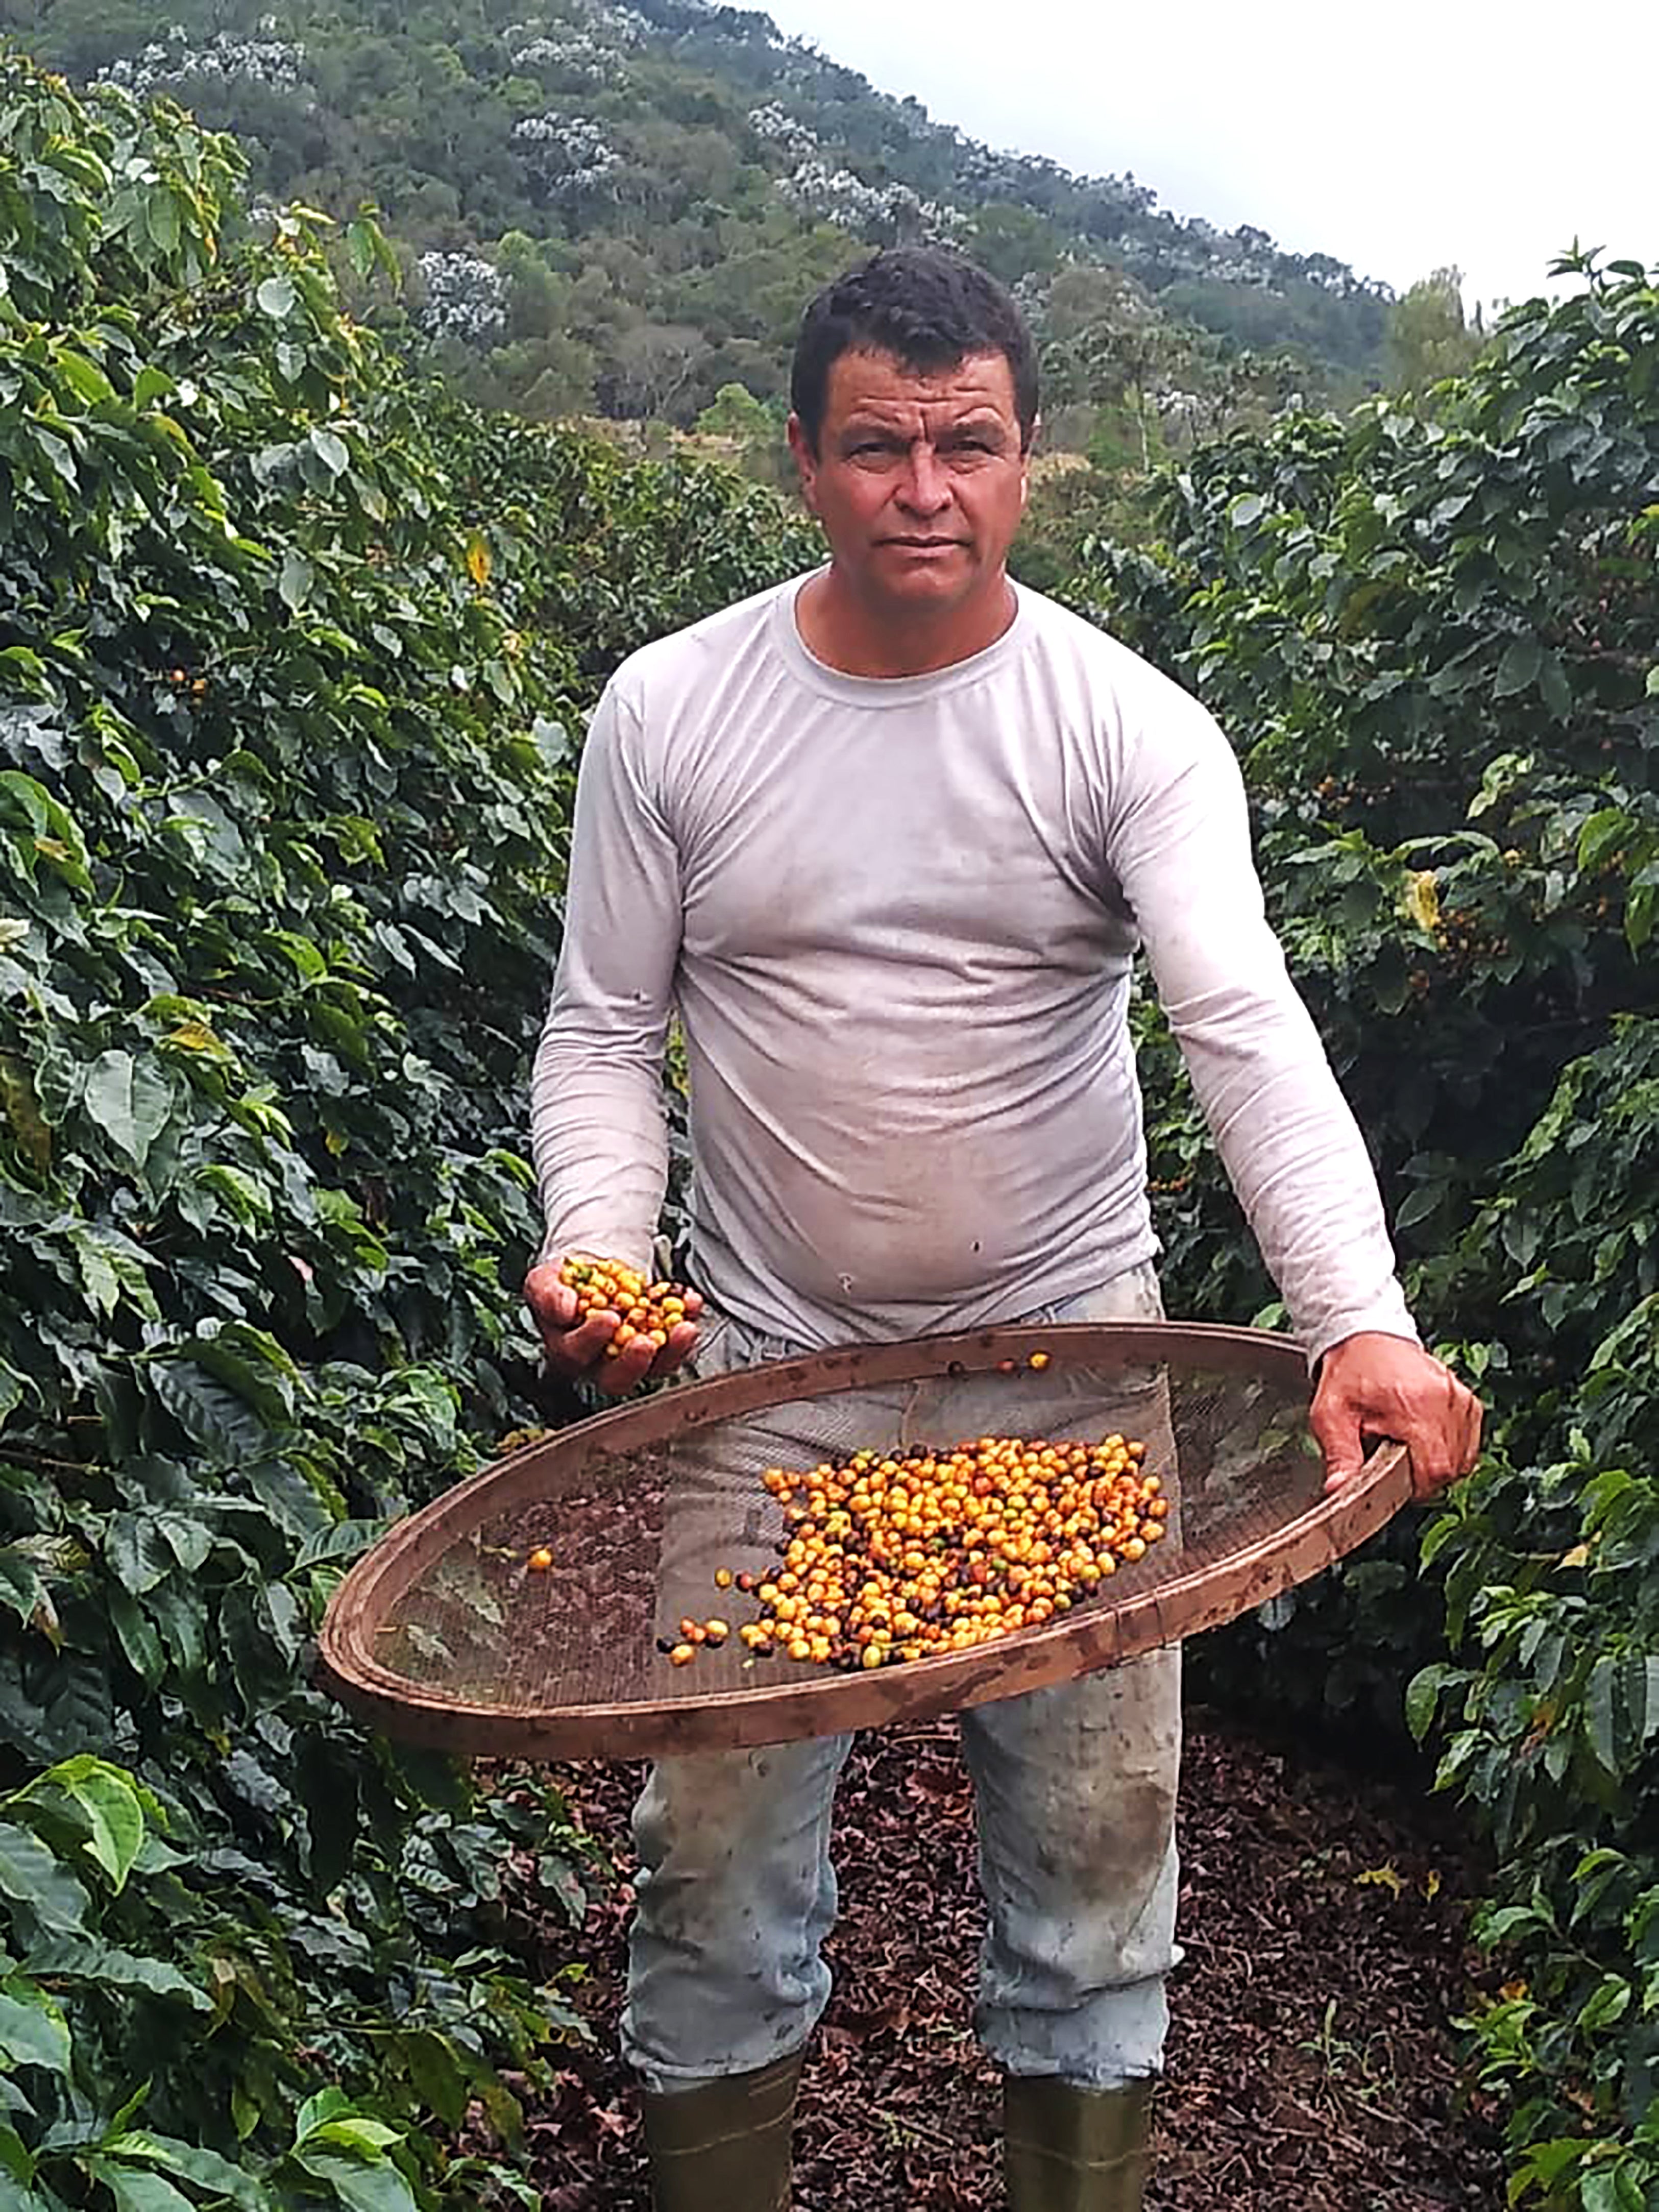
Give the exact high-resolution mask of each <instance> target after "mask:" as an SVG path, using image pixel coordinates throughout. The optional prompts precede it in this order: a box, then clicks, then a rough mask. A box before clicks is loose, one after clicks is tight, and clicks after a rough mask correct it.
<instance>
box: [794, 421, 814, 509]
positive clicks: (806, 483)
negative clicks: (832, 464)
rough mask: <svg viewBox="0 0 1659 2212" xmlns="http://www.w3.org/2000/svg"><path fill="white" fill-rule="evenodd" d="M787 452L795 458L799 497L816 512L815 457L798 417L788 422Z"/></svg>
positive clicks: (803, 426) (804, 428)
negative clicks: (814, 494)
mask: <svg viewBox="0 0 1659 2212" xmlns="http://www.w3.org/2000/svg"><path fill="white" fill-rule="evenodd" d="M788 437H789V450H790V452H791V453H793V455H794V457H795V467H796V470H797V471H798V472H799V477H800V495H801V497H802V498H803V499H804V500H805V501H806V504H807V506H808V507H811V510H812V513H814V514H816V513H817V511H818V506H817V500H816V499H815V498H814V496H813V484H814V483H815V481H816V479H817V472H818V462H817V454H816V453H814V452H813V451H812V446H811V440H810V439H809V438H808V437H807V435H806V427H805V424H804V423H803V422H802V421H801V419H800V416H799V415H793V414H792V415H791V416H790V417H789V422H788Z"/></svg>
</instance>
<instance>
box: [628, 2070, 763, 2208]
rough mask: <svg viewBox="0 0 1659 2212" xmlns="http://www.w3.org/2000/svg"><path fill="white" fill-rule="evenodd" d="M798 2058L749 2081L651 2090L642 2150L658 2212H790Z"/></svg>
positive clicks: (734, 2078)
mask: <svg viewBox="0 0 1659 2212" xmlns="http://www.w3.org/2000/svg"><path fill="white" fill-rule="evenodd" d="M800 2069H801V2054H800V2053H799V2051H797V2052H795V2053H794V2055H793V2057H788V2058H779V2059H776V2060H775V2061H774V2063H772V2064H771V2065H770V2066H763V2067H760V2068H759V2069H757V2070H756V2071H755V2072H754V2073H752V2074H732V2075H726V2077H725V2078H724V2079H722V2080H719V2081H700V2082H698V2083H697V2085H696V2087H695V2088H690V2089H677V2090H675V2091H674V2092H673V2093H671V2095H665V2096H664V2095H657V2094H654V2093H651V2092H649V2091H647V2093H646V2096H645V2098H644V2100H643V2102H644V2108H645V2147H646V2149H647V2152H648V2154H649V2155H650V2160H651V2201H652V2203H653V2205H654V2206H655V2208H656V2212H789V2174H790V2161H789V2136H790V2129H791V2126H792V2124H793V2120H794V2117H795V2087H796V2084H797V2083H798V2082H799V2080H800Z"/></svg>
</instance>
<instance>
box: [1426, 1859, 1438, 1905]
mask: <svg viewBox="0 0 1659 2212" xmlns="http://www.w3.org/2000/svg"><path fill="white" fill-rule="evenodd" d="M1423 1894H1424V1896H1425V1897H1427V1898H1436V1897H1438V1896H1439V1894H1440V1869H1439V1868H1438V1867H1431V1868H1430V1869H1429V1870H1428V1872H1427V1873H1426V1874H1425V1875H1424V1877H1423Z"/></svg>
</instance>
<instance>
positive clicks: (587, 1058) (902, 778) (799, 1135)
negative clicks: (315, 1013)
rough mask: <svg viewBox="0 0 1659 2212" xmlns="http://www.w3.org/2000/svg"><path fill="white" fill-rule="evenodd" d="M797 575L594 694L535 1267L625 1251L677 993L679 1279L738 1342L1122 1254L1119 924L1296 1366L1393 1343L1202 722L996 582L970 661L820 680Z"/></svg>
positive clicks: (1225, 783)
mask: <svg viewBox="0 0 1659 2212" xmlns="http://www.w3.org/2000/svg"><path fill="white" fill-rule="evenodd" d="M802 581H803V580H802V579H796V580H794V581H793V582H792V583H790V584H788V585H785V586H781V587H779V588H777V589H775V590H772V591H769V592H763V593H761V594H759V595H758V596H757V597H756V598H754V599H748V600H745V601H744V602H743V603H741V604H740V605H736V606H733V607H731V608H729V609H727V610H726V611H725V612H723V613H721V614H719V615H716V616H714V617H711V618H710V619H708V620H707V621H704V622H701V623H696V624H695V625H694V626H693V627H691V628H690V629H686V630H683V631H681V632H680V633H678V635H674V636H671V637H668V638H665V639H663V640H661V641H659V642H658V643H656V644H653V645H650V646H647V647H646V648H645V649H644V650H643V651H642V652H640V653H635V655H634V656H633V657H632V658H631V659H629V660H628V661H627V662H626V663H624V665H623V666H622V668H620V669H619V670H618V671H617V674H616V676H615V677H614V678H613V679H612V681H611V684H610V685H609V686H608V687H607V689H606V690H605V696H604V697H603V699H602V701H601V702H600V704H599V709H598V711H597V713H596V714H595V716H594V719H593V722H592V727H591V729H590V731H589V733H588V738H587V741H586V750H585V753H584V756H583V760H582V765H581V772H580V780H579V787H578V793H577V800H576V811H575V834H574V848H573V854H572V860H571V866H570V874H569V881H568V895H567V901H566V908H565V933H564V942H563V949H562V954H561V957H560V961H559V966H558V972H557V975H556V981H555V985H554V990H553V997H552V1004H551V1007H550V1012H549V1017H548V1021H547V1025H546V1029H545V1031H544V1036H543V1038H542V1042H541V1047H540V1050H539V1052H538V1055H537V1060H536V1067H535V1076H534V1083H533V1092H532V1134H533V1146H534V1152H535V1159H536V1165H537V1171H538V1178H539V1182H540V1187H541V1193H542V1200H543V1205H544V1212H545V1214H546V1219H547V1238H546V1244H545V1247H544V1249H545V1250H546V1251H547V1252H548V1253H549V1254H550V1255H554V1254H560V1253H562V1252H564V1251H567V1250H570V1249H580V1250H590V1251H599V1252H606V1253H611V1254H615V1255H618V1256H621V1257H623V1258H626V1259H628V1260H630V1261H633V1262H634V1263H635V1264H636V1265H643V1264H644V1263H645V1262H646V1261H647V1256H648V1254H649V1251H650V1248H651V1242H652V1238H653V1234H654V1231H655V1228H656V1223H657V1218H658V1214H659V1209H660V1206H661V1202H662V1198H663V1194H664V1189H665V1180H666V1172H667V1147H666V1137H665V1122H664V1116H663V1110H662V1091H661V1067H662V1060H663V1054H664V1050H665V1041H666V1037H667V1032H668V1026H669V1022H670V1018H671V1012H673V1011H674V1010H675V1008H676V1007H678V1012H679V1015H680V1018H681V1022H682V1024H683V1027H684V1037H685V1047H686V1054H687V1060H688V1066H689V1070H690V1122H691V1143H692V1155H693V1185H694V1200H693V1222H694V1229H693V1249H692V1265H693V1269H694V1273H695V1276H696V1280H697V1282H698V1284H699V1285H700V1286H701V1287H702V1289H703V1290H705V1291H707V1293H708V1295H709V1296H710V1297H712V1298H713V1299H714V1302H715V1304H717V1305H718V1306H720V1307H721V1308H723V1309H725V1310H727V1311H729V1312H731V1313H732V1314H735V1315H736V1316H738V1318H740V1319H741V1320H743V1321H744V1322H749V1323H750V1325H751V1326H753V1327H755V1328H759V1329H763V1330H764V1331H766V1332H768V1333H769V1334H779V1335H783V1336H786V1337H788V1338H791V1339H793V1340H796V1341H799V1342H802V1343H804V1344H807V1345H820V1346H822V1345H829V1344H834V1343H838V1342H847V1341H849V1340H859V1339H872V1338H883V1337H893V1336H901V1335H910V1334H927V1333H930V1332H933V1331H937V1330H940V1329H945V1328H974V1327H978V1326H981V1325H982V1324H985V1323H987V1322H993V1321H996V1320H1000V1319H1006V1318H1008V1317H1009V1316H1012V1315H1013V1314H1016V1313H1018V1312H1022V1311H1027V1310H1031V1309H1032V1308H1034V1307H1036V1306H1039V1305H1042V1304H1048V1303H1050V1302H1051V1301H1054V1300H1058V1299H1060V1298H1064V1297H1068V1296H1071V1295H1072V1294H1073V1293H1075V1292H1077V1291H1082V1290H1085V1289H1086V1288H1088V1287H1089V1286H1090V1285H1093V1284H1096V1283H1099V1282H1102V1281H1104V1280H1106V1279H1109V1277H1111V1276H1113V1275H1115V1274H1117V1273H1121V1271H1122V1270H1123V1269H1125V1268H1127V1267H1133V1266H1135V1265H1137V1264H1138V1263H1139V1262H1140V1261H1145V1260H1147V1259H1150V1258H1152V1257H1153V1256H1154V1255H1155V1254H1156V1252H1157V1249H1158V1244H1157V1239H1156V1237H1155V1236H1154V1233H1153V1230H1152V1218H1151V1212H1150V1207H1149V1203H1148V1198H1147V1191H1146V1146H1145V1141H1144V1138H1143V1133H1142V1126H1141V1106H1140V1095H1139V1086H1138V1084H1137V1082H1136V1078H1135V1068H1134V1060H1133V1050H1132V1048H1131V1044H1130V1039H1129V1032H1128V1025H1127V1009H1128V1002H1129V993H1130V982H1131V969H1132V965H1133V960H1134V958H1135V955H1136V952H1137V951H1138V949H1139V947H1140V946H1142V945H1144V947H1145V949H1146V955H1147V958H1148V961H1149V963H1150V966H1151V969H1152V977H1153V980H1154V981H1155V983H1156V986H1157V988H1158V993H1159V995H1160V998H1161V1000H1162V1001H1163V1004H1164V1008H1165V1010H1166V1012H1167V1013H1168V1016H1169V1019H1170V1026H1171V1028H1172V1030H1173V1031H1174V1033H1175V1036H1176V1038H1177V1039H1178V1041H1179V1042H1180V1046H1181V1048H1182V1053H1183V1054H1184V1056H1185V1059H1186V1063H1187V1066H1188V1070H1189V1072H1190V1073H1191V1077H1192V1080H1193V1082H1194V1085H1195V1087H1196V1090H1197V1093H1198V1096H1199V1098H1200V1102H1201V1103H1202V1105H1203V1108H1204V1111H1205V1113H1206V1116H1207V1119H1208V1121H1209V1125H1210V1127H1211V1129H1212V1132H1213V1133H1214V1136H1215V1139H1216V1142H1217V1144H1218V1146H1219V1148H1220V1152H1221V1155H1222V1158H1223V1159H1224V1161H1225V1165H1226V1168H1227V1170H1228V1173H1229V1175H1230V1176H1231V1180H1232V1182H1233V1185H1234V1187H1235V1188H1236V1190H1237V1194H1238V1195H1239V1198H1240V1200H1241V1201H1242V1203H1243V1208H1244V1211H1245V1213H1246V1215H1247V1216H1248V1218H1249V1222H1250V1225H1251V1226H1252V1228H1253V1229H1254V1231H1255V1234H1256V1237H1257V1238H1258V1240H1259V1241H1260V1243H1261V1248H1262V1252H1263V1255H1264V1257H1265V1258H1266V1260H1267V1265H1268V1267H1269V1269H1270V1270H1271V1272H1272V1273H1273V1277H1274V1279H1275V1280H1276V1281H1277V1283H1278V1284H1279V1289H1280V1291H1281V1293H1282V1295H1283V1297H1284V1298H1285V1303H1286V1304H1287V1306H1288V1308H1289V1310H1290V1314H1291V1322H1292V1325H1293V1326H1294V1327H1295V1328H1296V1329H1297V1334H1299V1335H1300V1337H1301V1338H1302V1340H1303V1341H1304V1345H1305V1346H1306V1347H1307V1349H1308V1352H1309V1354H1310V1358H1316V1357H1317V1356H1318V1355H1319V1354H1320V1353H1321V1352H1324V1351H1326V1350H1328V1348H1329V1347H1330V1346H1332V1345H1333V1344H1334V1343H1336V1342H1338V1341H1340V1339H1342V1338H1343V1337H1346V1336H1347V1335H1350V1334H1352V1333H1353V1332H1355V1331H1356V1330H1359V1329H1382V1330H1386V1331H1389V1332H1390V1333H1392V1334H1396V1335H1401V1336H1406V1337H1412V1336H1414V1334H1415V1332H1414V1330H1413V1325H1412V1322H1411V1319H1410V1316H1409V1315H1408V1313H1407V1309H1406V1304H1405V1301H1404V1298H1403V1297H1402V1295H1401V1290H1400V1286H1399V1285H1398V1283H1397V1281H1396V1280H1395V1273H1394V1255H1393V1253H1392V1251H1391V1249H1390V1247H1389V1237H1388V1233H1387V1229H1386V1225H1385V1223H1384V1220H1383V1211H1382V1206H1381V1203H1380V1200H1379V1198H1378V1194H1377V1190H1376V1179H1375V1176H1374V1175H1373V1173H1372V1170H1371V1166H1370V1160H1369V1158H1368V1157H1367V1154H1366V1152H1365V1149H1364V1144H1363V1143H1362V1141H1361V1139H1360V1135H1359V1133H1358V1129H1357V1127H1355V1124H1354V1121H1353V1118H1352V1114H1351V1113H1350V1112H1349V1109H1348V1108H1347V1106H1346V1103H1345V1102H1344V1100H1343V1098H1342V1096H1341V1093H1340V1090H1339V1088H1338V1085H1337V1083H1336V1080H1335V1079H1334V1075H1333V1074H1332V1073H1331V1070H1330V1067H1329V1065H1328V1061H1327V1059H1326V1056H1325V1054H1324V1051H1323V1049H1322V1046H1321V1044H1320V1042H1319V1039H1318V1037H1317V1036H1316V1032H1315V1030H1314V1028H1313V1024H1312V1023H1311V1021H1310V1018H1309V1016H1308V1013H1307V1012H1306V1009H1305V1008H1304V1006H1303V1004H1302V1001H1301V1000H1300V998H1299V997H1298V996H1297V992H1296V990H1295V988H1294V987H1293V986H1292V984H1291V981H1290V979H1289V977H1288V975H1287V974H1286V972H1285V962H1284V957H1283V954H1282V952H1281V951H1280V949H1279V944H1278V941H1277V939H1275V937H1274V936H1273V932H1272V931H1271V929H1270V928H1269V927H1268V924H1267V920H1266V918H1265V915H1264V913H1263V909H1262V899H1261V887H1260V884H1259V883H1258V880H1257V878H1256V874H1255V866H1254V864H1253V861H1252V858H1251V853H1250V844H1249V825H1248V820H1247V816H1246V810H1245V803H1244V794H1243V785H1242V781H1241V779H1240V776H1239V773H1238V769H1237V763H1235V761H1234V758H1233V755H1232V752H1231V749H1230V748H1229V746H1228V744H1227V743H1226V741H1225V738H1223V736H1222V734H1221V732H1220V731H1219V730H1218V728H1217V726H1216V725H1215V724H1214V722H1213V721H1212V720H1211V718H1210V716H1209V715H1208V714H1206V711H1205V710H1204V708H1201V707H1200V705H1199V704H1198V702H1196V701H1195V700H1194V699H1193V698H1191V697H1190V696H1188V694H1187V693H1186V692H1184V691H1182V690H1181V689H1180V688H1179V686H1178V685H1176V684H1172V683H1170V681H1169V680H1168V679H1167V678H1164V677H1163V676H1161V675H1159V674H1158V671H1156V670H1155V669H1153V668H1152V667H1151V666H1149V665H1148V664H1147V663H1146V662H1145V661H1143V660H1141V659H1139V657H1138V656H1137V655H1135V654H1134V653H1131V652H1129V651H1128V650H1127V647H1123V646H1121V645H1120V644H1118V643H1117V642H1115V641H1114V640H1113V639H1111V638H1109V637H1108V636H1106V635H1103V633H1102V632H1100V631H1098V630H1097V629H1093V628H1091V626H1090V625H1089V624H1088V623H1085V622H1083V621H1082V620H1080V619H1079V618H1078V617H1075V616H1073V615H1072V614H1069V613H1068V612H1066V611H1065V610H1064V609H1063V608H1060V607H1059V606H1057V605H1054V602H1052V601H1051V600H1048V599H1043V598H1042V596H1041V595H1039V594H1037V593H1036V592H1030V591H1026V590H1024V589H1018V590H1017V609H1016V613H1015V617H1014V620H1013V622H1012V625H1011V626H1010V628H1009V629H1007V630H1006V632H1005V633H1004V635H1002V636H1001V637H1000V639H999V640H998V641H997V642H996V643H995V644H994V645H992V646H990V647H988V648H987V650H985V651H984V652H982V653H977V654H975V655H974V656H973V657H972V658H971V659H967V660H964V661H961V662H958V663H957V664H956V665H954V666H951V667H949V668H945V669H942V670H940V671H937V672H936V673H933V674H930V675H926V676H916V677H904V678H863V677H853V676H847V675H843V674H842V673H840V672H838V671H836V670H833V669H830V668H829V667H826V666H825V665H823V664H822V663H821V662H819V661H818V660H817V659H814V657H813V656H812V655H811V653H809V652H808V651H807V649H806V647H805V645H804V644H803V643H802V641H801V639H800V636H799V631H798V629H797V626H796V622H795V613H794V605H795V599H796V594H797V592H799V588H800V584H801V582H802Z"/></svg>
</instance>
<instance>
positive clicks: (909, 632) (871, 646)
mask: <svg viewBox="0 0 1659 2212" xmlns="http://www.w3.org/2000/svg"><path fill="white" fill-rule="evenodd" d="M1014 610H1015V601H1014V588H1013V586H1012V584H1011V583H1010V582H1009V580H1008V578H1007V576H1006V574H1003V573H1002V572H999V573H998V574H997V576H996V577H995V578H994V580H993V583H992V584H991V585H990V586H988V587H987V589H986V590H985V591H983V592H975V595H974V598H973V599H971V600H970V601H969V602H968V603H967V604H966V605H962V606H956V607H950V608H945V609H941V610H940V611H939V612H938V613H937V614H934V615H929V614H928V613H927V611H925V610H916V611H911V610H909V609H907V610H906V611H904V613H903V614H902V617H895V616H894V615H893V613H892V612H891V611H890V610H886V609H879V610H878V609H876V608H873V607H871V606H869V605H866V604H865V603H864V602H863V601H862V600H860V599H859V598H858V597H857V596H856V594H855V593H854V592H851V591H849V590H848V588H847V586H846V583H845V580H843V579H842V576H841V575H840V574H839V573H838V571H837V570H836V568H834V567H833V566H831V567H830V568H827V569H826V570H825V571H824V572H823V574H821V575H817V576H814V577H813V578H812V579H811V580H810V581H809V582H808V583H807V584H806V586H805V588H804V589H803V590H802V591H801V592H800V593H799V596H798V597H797V599H796V601H795V623H796V627H797V629H799V633H800V637H801V642H802V643H803V644H804V645H805V647H806V648H807V650H808V652H809V653H811V654H812V656H813V658H814V659H817V660H821V661H823V663H824V665H825V666H826V667H829V668H834V669H836V670H837V671H839V672H840V673H841V674H842V675H843V676H874V677H897V676H931V675H933V674H934V673H935V672H936V671H938V670H939V669H941V668H952V667H954V666H955V665H956V664H957V662H958V661H960V660H969V659H972V657H973V656H974V654H975V653H983V652H984V651H985V649H986V647H987V646H992V645H994V644H995V643H996V641H997V640H998V639H999V638H1000V636H1002V635H1003V634H1004V632H1005V631H1006V629H1008V628H1009V626H1010V625H1011V624H1012V622H1013V619H1014Z"/></svg>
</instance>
